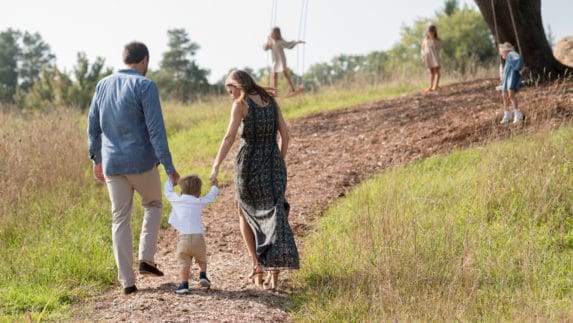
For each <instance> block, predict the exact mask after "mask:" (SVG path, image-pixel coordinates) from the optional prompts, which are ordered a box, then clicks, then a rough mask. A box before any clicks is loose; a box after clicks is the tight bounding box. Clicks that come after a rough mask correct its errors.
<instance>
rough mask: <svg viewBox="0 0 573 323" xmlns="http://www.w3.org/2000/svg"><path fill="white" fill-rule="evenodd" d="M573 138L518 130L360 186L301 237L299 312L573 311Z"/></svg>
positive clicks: (519, 317)
mask: <svg viewBox="0 0 573 323" xmlns="http://www.w3.org/2000/svg"><path fill="white" fill-rule="evenodd" d="M572 138H573V128H568V129H565V130H560V131H557V132H555V133H540V134H537V135H534V136H530V137H521V138H516V139H512V140H510V141H507V142H501V143H496V144H492V145H490V146H487V147H485V148H475V149H470V150H466V151H459V152H455V153H453V154H451V155H448V156H444V157H433V158H430V159H427V160H425V161H421V162H416V163H413V164H410V165H407V166H405V167H402V168H399V169H396V170H393V171H391V172H388V173H385V174H381V175H379V176H376V177H375V178H373V179H372V180H370V181H368V182H365V183H364V184H362V185H360V186H359V187H357V188H356V189H355V190H354V191H353V193H352V194H350V195H349V196H348V198H346V199H344V200H343V201H340V202H339V203H337V204H336V205H333V206H332V208H331V209H330V210H329V212H328V213H327V214H326V216H325V217H324V218H323V219H322V220H321V221H320V223H319V229H318V231H317V233H315V234H313V235H312V236H310V237H308V238H306V239H305V241H304V249H303V250H304V258H303V264H302V265H301V268H302V269H301V270H300V272H298V273H297V275H296V276H295V284H296V285H297V286H298V287H299V288H300V289H301V292H300V293H299V294H296V295H294V296H293V297H292V298H291V300H290V305H289V306H290V308H291V309H292V310H293V317H294V320H295V321H302V322H311V321H320V322H324V321H327V322H335V321H412V320H414V321H529V320H541V321H560V320H570V319H571V318H572V317H573V310H572V308H573V258H572V256H573V233H572V232H573V160H572V157H571V156H573V143H572V142H573V141H572V140H571V139H572Z"/></svg>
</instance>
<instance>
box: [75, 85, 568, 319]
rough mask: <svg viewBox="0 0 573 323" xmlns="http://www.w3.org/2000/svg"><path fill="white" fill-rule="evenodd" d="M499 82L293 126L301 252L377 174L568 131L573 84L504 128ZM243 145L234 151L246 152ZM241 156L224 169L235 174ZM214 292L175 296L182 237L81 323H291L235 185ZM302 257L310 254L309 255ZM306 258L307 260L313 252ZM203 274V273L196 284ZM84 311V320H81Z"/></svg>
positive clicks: (525, 95)
mask: <svg viewBox="0 0 573 323" xmlns="http://www.w3.org/2000/svg"><path fill="white" fill-rule="evenodd" d="M496 85H497V84H496V82H495V80H478V81H472V82H467V83H460V84H454V85H449V86H445V87H443V88H441V89H440V90H439V92H438V93H431V94H422V93H419V94H411V95H405V96H401V97H398V98H393V99H386V100H381V101H378V102H373V103H370V104H365V105H360V106H356V107H351V108H347V109H343V110H337V111H332V112H324V113H320V114H316V115H312V116H308V117H304V118H301V119H297V120H294V121H291V122H289V126H290V129H291V133H292V137H293V140H292V144H291V145H290V148H289V155H288V157H287V167H288V172H289V183H288V190H287V198H288V200H289V201H290V203H291V206H292V210H291V217H290V222H291V225H292V227H293V229H294V231H295V234H296V237H297V242H298V243H299V248H300V249H303V246H302V243H303V242H304V235H305V234H307V233H309V232H310V231H311V230H312V227H313V225H314V224H315V223H316V219H317V217H318V216H320V214H321V213H322V212H323V211H324V210H325V207H326V206H327V205H328V204H329V203H330V202H332V201H333V200H335V199H337V198H339V197H342V196H344V195H345V194H346V192H347V191H348V190H349V189H351V188H352V187H353V186H354V185H356V184H357V183H359V182H360V181H362V180H363V179H366V178H368V177H370V176H372V175H373V174H376V173H379V172H382V171H384V170H387V169H389V168H392V167H395V166H398V165H403V164H404V163H407V162H410V161H413V160H416V159H420V158H425V157H428V156H431V155H435V154H443V153H447V152H450V151H452V150H454V149H457V148H464V147H469V146H472V145H474V144H479V145H482V144H485V143H487V142H489V141H492V140H497V139H499V138H505V137H509V136H514V135H517V134H523V133H533V132H536V131H538V130H539V129H544V128H556V127H559V126H561V125H563V124H569V123H571V121H572V117H573V81H568V82H565V83H563V82H561V83H558V84H553V85H548V86H543V87H536V88H534V87H527V88H524V89H523V91H522V92H521V93H520V97H521V98H522V102H523V104H522V110H523V112H524V113H525V115H526V120H525V122H523V123H521V124H518V125H513V124H509V125H499V124H498V121H499V119H500V118H499V117H498V116H496V115H495V112H496V111H499V101H500V100H499V93H498V92H496V91H495V90H494V88H495V86H496ZM237 146H238V145H237V143H236V144H235V147H234V148H235V149H236V148H237ZM234 155H235V152H234V151H232V152H231V153H230V154H229V157H228V158H227V163H226V165H225V167H227V169H228V170H229V171H231V169H232V160H233V156H234ZM204 219H205V226H206V228H205V230H206V239H207V244H208V246H207V249H208V253H209V269H208V272H209V276H210V279H211V281H212V283H213V285H212V288H211V289H210V290H201V289H199V288H196V289H193V290H192V293H191V294H190V295H185V296H180V295H176V294H175V293H174V289H175V287H176V284H177V282H178V279H177V267H176V263H175V258H174V255H173V252H174V249H175V242H174V241H175V238H176V233H175V232H174V231H173V230H172V229H171V228H170V229H168V230H166V231H164V232H162V234H161V238H160V239H161V241H160V246H159V251H158V254H157V259H156V260H157V262H158V263H159V264H160V268H161V269H162V270H163V271H164V272H165V277H162V278H146V277H141V276H139V277H137V286H138V288H139V292H138V293H136V294H135V295H133V296H129V297H124V296H122V295H121V293H120V292H119V291H120V289H119V288H113V289H112V290H109V291H108V292H106V293H104V294H103V295H101V296H99V297H97V298H95V299H93V300H91V302H90V303H88V304H80V306H78V307H77V308H78V312H79V313H78V316H76V317H75V319H76V320H88V321H114V322H115V321H130V322H133V321H136V322H148V321H153V322H157V321H169V322H189V321H192V322H195V321H201V322H205V321H217V322H236V321H241V322H245V321H248V322H271V321H272V322H277V321H288V320H289V314H288V313H287V312H286V311H285V309H284V304H285V300H286V297H287V295H288V293H290V292H291V291H290V290H289V279H288V274H284V273H283V274H282V275H281V278H282V284H281V289H280V290H279V291H278V292H269V291H263V290H258V289H256V288H254V287H253V286H252V285H250V284H249V283H248V282H247V279H246V275H247V273H248V272H249V269H250V268H249V267H250V261H249V258H248V256H247V254H246V249H245V246H244V244H243V242H242V240H241V237H240V233H239V230H238V219H237V216H236V211H235V209H234V206H233V186H232V184H231V183H227V184H226V185H223V187H222V189H221V194H220V196H219V198H218V201H217V204H216V205H215V206H214V207H212V208H210V210H209V211H208V212H206V214H205V216H204ZM301 251H303V250H301ZM301 255H302V256H303V257H304V253H303V252H302V253H301ZM196 275H197V272H196V269H195V268H194V271H193V272H192V277H195V276H196ZM80 312H81V313H80Z"/></svg>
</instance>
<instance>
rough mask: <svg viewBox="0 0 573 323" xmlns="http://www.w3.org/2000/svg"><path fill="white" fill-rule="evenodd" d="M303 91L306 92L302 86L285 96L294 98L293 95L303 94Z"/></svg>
mask: <svg viewBox="0 0 573 323" xmlns="http://www.w3.org/2000/svg"><path fill="white" fill-rule="evenodd" d="M302 93H304V88H303V87H301V88H299V89H297V90H294V91H292V92H289V93H287V95H285V96H284V97H285V98H292V97H294V96H297V95H300V94H302Z"/></svg>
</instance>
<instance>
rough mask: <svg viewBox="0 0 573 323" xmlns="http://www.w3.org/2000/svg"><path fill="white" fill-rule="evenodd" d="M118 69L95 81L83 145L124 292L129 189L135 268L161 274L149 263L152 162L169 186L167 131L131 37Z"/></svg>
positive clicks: (157, 189) (157, 218)
mask: <svg viewBox="0 0 573 323" xmlns="http://www.w3.org/2000/svg"><path fill="white" fill-rule="evenodd" d="M123 62H124V64H125V65H126V67H127V68H126V69H122V70H119V71H117V72H116V73H113V74H112V75H109V76H107V77H105V78H104V79H102V80H100V81H99V82H98V84H97V86H96V90H95V94H94V97H93V99H92V104H91V106H90V111H89V114H88V129H87V130H88V144H89V153H90V159H91V160H92V161H93V163H94V166H93V174H94V177H95V178H96V179H97V180H98V181H100V182H102V183H106V185H107V189H108V193H109V198H110V200H111V208H112V241H113V253H114V256H115V262H116V264H117V269H118V279H119V282H120V283H121V285H122V287H123V292H124V294H126V295H127V294H131V293H133V292H136V291H137V287H136V286H135V274H134V272H133V238H132V230H131V213H132V204H133V192H134V191H136V192H137V193H138V194H139V195H140V196H141V204H142V205H143V208H144V217H143V224H142V228H141V234H140V241H139V273H140V274H144V275H152V276H163V272H161V271H160V270H159V269H158V268H157V265H156V264H155V262H154V257H155V252H156V250H157V238H158V234H159V227H160V224H161V211H162V210H161V209H162V194H161V180H160V177H159V171H158V169H157V165H158V164H159V163H161V164H163V167H164V168H165V171H166V173H167V175H168V177H169V179H170V180H171V181H172V183H173V184H174V185H175V184H177V181H178V180H179V174H178V173H177V171H176V170H175V168H174V166H173V162H172V160H171V152H170V151H169V146H168V144H167V134H166V132H165V124H164V122H163V114H162V111H161V105H160V102H159V92H158V90H157V86H156V85H155V83H154V82H153V81H151V80H150V79H148V78H146V77H145V74H146V73H147V67H148V64H149V51H148V49H147V46H145V44H143V43H140V42H131V43H129V44H127V45H126V46H125V48H124V49H123Z"/></svg>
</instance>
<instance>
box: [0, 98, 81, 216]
mask: <svg viewBox="0 0 573 323" xmlns="http://www.w3.org/2000/svg"><path fill="white" fill-rule="evenodd" d="M80 118H82V114H81V113H80V112H78V111H76V110H72V109H65V108H60V109H55V110H51V111H48V112H41V113H35V114H23V113H21V112H19V111H18V110H15V109H9V110H8V111H5V112H4V113H1V114H0V123H1V124H2V128H0V165H1V169H2V170H3V171H4V173H5V176H1V177H0V190H1V193H0V194H1V195H2V200H0V209H1V210H2V217H3V219H6V217H7V216H8V215H9V214H10V213H11V212H12V211H13V210H14V209H15V208H20V207H22V206H23V205H27V204H30V203H31V202H32V200H33V198H34V197H36V196H37V195H38V194H40V195H41V194H43V193H44V192H53V191H54V190H58V189H59V186H60V184H61V183H62V182H70V183H75V184H76V185H77V186H78V187H81V186H83V184H85V181H86V178H85V172H86V169H87V168H86V166H87V165H89V161H87V158H86V156H87V152H86V136H83V132H85V131H82V130H83V129H81V128H80V127H81V125H82V122H79V120H80Z"/></svg>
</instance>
